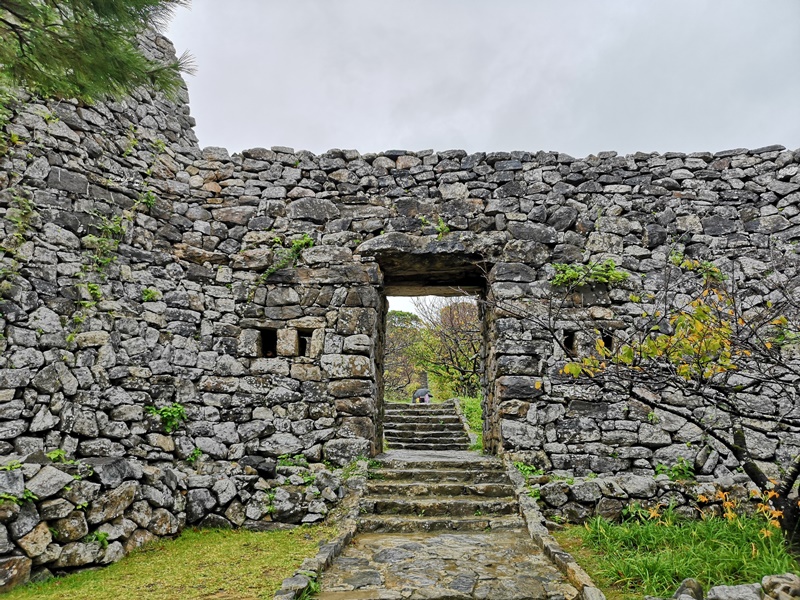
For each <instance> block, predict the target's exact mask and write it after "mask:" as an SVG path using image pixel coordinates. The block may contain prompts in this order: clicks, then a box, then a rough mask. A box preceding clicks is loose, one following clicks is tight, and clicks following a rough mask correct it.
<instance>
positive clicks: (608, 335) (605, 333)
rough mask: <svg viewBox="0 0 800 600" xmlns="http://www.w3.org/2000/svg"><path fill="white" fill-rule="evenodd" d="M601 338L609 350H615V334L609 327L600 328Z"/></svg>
mask: <svg viewBox="0 0 800 600" xmlns="http://www.w3.org/2000/svg"><path fill="white" fill-rule="evenodd" d="M600 339H601V340H603V346H605V347H606V348H607V349H608V350H612V351H613V350H614V334H613V333H612V332H611V331H609V330H608V329H601V330H600Z"/></svg>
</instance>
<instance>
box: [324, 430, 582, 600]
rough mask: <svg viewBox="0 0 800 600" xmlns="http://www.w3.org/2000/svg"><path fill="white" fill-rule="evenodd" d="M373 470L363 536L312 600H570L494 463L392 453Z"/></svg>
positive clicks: (462, 454)
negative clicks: (532, 535)
mask: <svg viewBox="0 0 800 600" xmlns="http://www.w3.org/2000/svg"><path fill="white" fill-rule="evenodd" d="M437 418H438V417H437ZM378 460H379V461H380V463H381V468H380V469H377V470H373V471H371V478H370V480H369V482H368V484H367V490H366V493H365V495H364V497H363V498H362V501H361V509H360V510H361V513H362V514H361V518H360V520H359V532H360V533H358V534H357V535H356V537H355V538H354V540H353V541H352V542H351V544H350V545H349V546H348V547H347V548H345V550H344V552H343V553H342V554H341V555H340V556H339V557H338V558H336V559H335V560H334V561H333V564H332V566H331V567H330V568H329V569H328V570H327V571H325V572H324V573H323V575H322V577H321V583H322V592H321V593H320V594H319V596H317V598H319V599H320V600H401V599H403V600H406V599H407V600H468V599H485V600H534V599H535V600H540V599H552V600H574V599H575V598H577V596H578V592H577V590H576V589H575V588H574V587H572V586H571V585H569V583H567V581H566V579H565V578H564V576H563V575H562V574H561V572H560V571H559V570H558V569H557V568H556V567H555V565H553V563H552V562H550V561H549V560H548V559H547V558H546V557H545V556H544V555H543V554H542V552H541V550H540V549H539V548H538V547H537V546H536V545H535V544H534V543H533V542H532V541H531V539H530V536H529V535H528V532H527V529H526V526H525V522H524V520H523V519H522V518H521V517H520V516H519V508H518V504H517V501H516V498H515V497H514V488H513V486H512V485H511V482H510V481H509V479H508V475H507V474H506V472H505V470H504V467H503V464H502V463H501V462H500V461H499V460H497V459H496V458H494V457H486V456H481V455H480V454H478V453H476V452H468V451H457V450H442V451H436V450H424V451H423V450H395V451H389V452H387V453H385V454H383V455H381V456H379V457H378Z"/></svg>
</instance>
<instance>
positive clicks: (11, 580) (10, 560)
mask: <svg viewBox="0 0 800 600" xmlns="http://www.w3.org/2000/svg"><path fill="white" fill-rule="evenodd" d="M31 564H32V563H31V559H30V558H26V557H24V556H11V557H5V558H0V593H3V592H8V591H11V590H12V589H13V588H15V587H16V586H18V585H21V584H23V583H27V582H28V579H29V578H30V576H31Z"/></svg>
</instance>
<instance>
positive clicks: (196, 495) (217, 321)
mask: <svg viewBox="0 0 800 600" xmlns="http://www.w3.org/2000/svg"><path fill="white" fill-rule="evenodd" d="M147 43H148V46H149V47H150V49H151V51H152V52H153V53H154V54H155V55H160V56H164V55H169V54H171V53H172V52H173V49H172V46H171V44H170V43H169V42H168V41H167V40H166V39H164V38H163V37H159V36H155V35H153V36H151V38H150V39H149V40H148V42H147ZM193 125H194V120H193V119H192V117H191V116H190V115H189V107H188V97H187V95H186V93H185V91H184V92H183V93H182V94H181V97H180V98H179V99H178V100H177V101H170V100H168V99H166V98H165V97H163V96H162V95H160V94H152V93H149V92H146V91H140V92H137V93H136V94H134V95H133V96H132V97H130V98H126V99H125V100H120V101H118V102H107V103H98V104H96V105H93V106H81V105H78V104H76V103H73V102H70V101H60V102H49V103H46V102H42V101H40V100H38V99H36V98H29V99H28V101H27V102H25V103H24V104H22V105H20V106H18V107H17V109H16V111H15V113H14V115H13V116H12V118H11V121H10V123H9V124H8V126H7V127H6V129H7V132H8V134H9V135H13V136H14V137H13V139H14V143H13V144H12V145H11V147H10V149H9V152H8V153H7V154H6V155H5V156H3V157H0V240H1V241H0V245H1V246H2V258H0V293H1V294H2V298H1V299H0V313H1V314H0V331H2V333H3V336H2V338H1V339H0V350H2V355H1V357H0V454H2V455H3V456H6V457H8V460H9V461H12V460H13V461H18V462H16V463H13V462H7V464H6V467H5V468H4V470H0V492H2V493H3V494H7V495H10V496H12V497H13V498H16V499H18V502H5V503H3V504H2V505H0V590H2V589H8V588H10V587H11V586H13V585H14V584H16V583H17V582H19V581H24V580H26V579H27V578H28V577H29V576H30V574H31V573H33V576H40V575H41V574H43V573H46V572H48V571H64V570H69V569H71V568H76V567H81V566H86V565H91V564H107V563H110V562H113V561H115V560H117V559H118V558H119V557H121V556H122V555H123V554H124V553H125V552H127V551H129V550H130V549H131V548H134V547H136V546H138V545H141V544H142V543H144V542H146V541H148V540H149V539H152V538H153V537H154V536H167V535H174V534H175V533H177V532H178V531H179V530H180V529H181V528H182V527H183V526H184V525H185V524H187V523H188V524H194V523H199V524H203V525H210V526H215V527H230V526H243V525H244V526H251V527H264V526H265V525H264V524H265V523H269V522H289V523H298V522H314V521H317V520H321V519H322V518H323V517H324V515H325V514H326V513H327V511H328V510H329V508H330V506H331V505H332V504H334V503H336V502H337V501H338V499H339V497H340V496H341V495H342V494H343V493H344V486H345V484H346V482H343V481H342V480H340V479H339V478H337V477H335V476H334V475H333V474H332V473H331V470H332V469H333V468H334V467H336V466H343V465H346V464H348V463H350V462H351V461H353V460H354V459H355V458H356V457H359V456H372V455H375V454H376V453H377V452H379V451H380V449H381V448H382V444H383V431H382V421H383V401H382V394H383V390H382V385H383V384H382V361H383V345H384V322H385V317H386V312H387V302H386V296H387V295H389V294H405V295H411V294H418V293H421V292H427V293H446V294H451V295H452V294H455V293H460V291H465V292H468V293H472V294H477V295H478V296H479V297H480V298H481V300H482V302H481V307H482V308H481V312H482V319H483V332H484V342H485V343H484V353H485V356H484V373H483V387H484V389H483V392H484V401H483V402H484V419H485V424H484V430H485V431H484V439H485V444H486V448H487V450H488V451H489V452H491V453H501V452H517V453H522V455H524V456H527V457H529V458H530V459H531V460H535V461H538V463H540V464H542V465H543V466H546V467H547V468H553V469H558V470H563V471H568V472H571V473H572V474H574V475H585V474H587V473H589V472H594V473H620V472H623V473H628V472H630V473H633V474H635V475H649V474H652V473H653V472H654V469H655V467H656V465H657V464H659V463H666V464H673V463H674V462H675V461H676V460H678V458H679V457H681V458H683V459H684V460H687V461H691V462H692V464H694V465H695V468H696V469H697V471H698V472H701V473H703V474H708V475H715V476H718V477H724V476H730V475H731V474H732V472H733V471H734V470H735V469H736V467H737V465H738V463H737V462H736V460H735V458H734V457H733V456H731V455H730V454H729V453H728V452H727V451H726V450H725V449H724V448H723V447H716V446H714V445H708V444H706V443H705V441H704V439H705V438H704V432H703V431H702V430H701V429H700V428H698V427H697V426H695V425H693V424H692V420H691V419H690V418H689V417H692V415H695V416H696V412H697V411H698V410H703V408H702V407H700V406H695V405H693V404H692V403H691V402H688V403H686V405H685V410H686V417H687V418H682V417H680V416H675V415H659V418H657V419H653V418H649V417H648V411H646V410H643V409H642V407H641V406H639V405H638V404H637V403H636V402H635V401H632V400H628V399H626V398H612V397H609V398H607V399H603V400H604V401H603V402H597V401H596V398H594V397H587V394H588V395H591V394H594V392H591V391H589V390H587V389H580V388H575V387H574V386H569V385H565V384H562V383H560V382H559V381H558V380H557V379H555V378H553V377H552V375H553V373H552V372H551V371H552V367H553V366H554V364H555V362H554V361H557V359H558V358H559V357H560V356H561V355H560V354H559V353H561V352H562V350H561V349H560V344H557V343H556V340H554V339H553V336H552V334H550V333H546V332H544V331H541V330H539V329H537V328H536V327H535V325H534V324H533V322H532V321H531V320H530V319H526V318H525V317H524V315H523V316H520V315H519V314H516V313H514V312H513V311H509V310H508V309H507V303H513V304H514V305H515V306H526V302H529V303H533V304H535V302H536V301H537V300H538V299H540V298H541V297H542V294H543V293H545V288H546V287H547V283H546V282H547V280H548V278H549V277H550V275H551V274H552V268H551V265H552V264H553V263H556V262H561V263H573V262H583V263H585V262H588V261H603V260H606V259H608V258H612V259H614V260H615V261H616V264H617V265H620V266H621V268H623V269H625V270H626V271H627V272H629V273H631V274H633V275H634V277H633V278H632V279H636V280H638V276H639V275H643V276H645V279H643V280H642V281H646V280H647V278H648V277H651V276H656V275H657V272H658V269H659V265H662V264H663V263H664V262H665V260H666V259H667V257H668V256H669V254H670V252H671V250H672V249H673V248H675V247H679V248H680V250H681V252H684V253H686V255H688V256H692V257H695V258H698V259H703V260H714V261H717V262H719V263H721V264H722V263H724V264H733V265H735V267H736V271H737V273H739V274H740V277H741V282H740V288H741V289H743V290H746V293H747V294H748V295H749V296H751V297H758V299H759V301H763V300H764V299H769V298H770V297H771V295H772V294H773V293H774V292H775V290H777V289H778V288H779V287H780V286H782V285H784V284H785V283H786V282H787V281H791V280H792V279H793V278H794V277H795V276H796V274H797V269H798V264H799V262H800V261H798V254H797V248H798V246H797V244H798V242H799V241H800V151H791V150H787V149H785V148H783V147H782V146H771V147H767V148H759V149H755V150H745V149H737V150H729V151H723V152H716V153H710V152H697V153H692V154H683V153H667V154H656V153H637V154H633V155H628V156H618V155H617V154H616V153H614V152H601V153H599V154H597V155H592V156H588V157H586V158H581V159H577V158H573V157H571V156H568V155H566V154H559V153H555V152H492V153H483V152H479V153H474V154H468V153H466V152H464V151H462V150H447V151H442V152H434V151H422V152H407V151H401V150H392V151H387V152H383V153H381V154H360V153H359V152H357V151H355V150H330V151H329V152H327V153H325V154H323V155H320V156H316V155H314V154H311V153H309V152H303V151H295V150H293V149H291V148H286V147H277V146H275V147H272V148H270V149H266V148H253V149H249V150H244V151H243V152H241V153H240V154H234V155H230V154H229V153H228V152H227V151H226V150H224V149H222V148H205V149H201V148H199V146H198V144H197V139H196V137H195V135H194V132H193V130H192V127H193ZM776 269H777V270H776ZM641 285H642V284H641V283H640V284H639V287H640V288H641ZM645 285H646V284H645ZM629 293H630V292H629V291H628V290H618V291H611V292H609V291H608V290H605V289H599V290H595V291H594V292H592V294H594V295H592V294H589V293H588V292H587V295H586V297H585V298H583V300H582V306H583V307H584V308H585V309H586V311H588V312H587V314H588V315H589V317H587V318H595V319H596V320H597V321H598V322H601V321H602V322H606V321H612V320H614V319H622V320H623V322H624V320H625V319H626V318H630V314H631V313H630V306H629V300H628V295H629ZM529 305H532V304H529ZM590 309H593V310H594V312H592V311H591V310H590ZM626 315H627V316H626ZM568 329H569V325H568V323H567V324H565V325H564V330H565V331H566V330H568ZM767 391H768V390H762V395H761V396H759V398H758V402H760V403H761V406H762V408H763V415H764V418H763V420H761V421H759V422H755V421H752V422H748V423H747V426H748V428H749V434H750V435H751V439H753V440H756V441H757V444H756V446H757V448H756V450H755V452H756V454H757V457H758V459H759V460H761V461H764V462H765V463H775V464H784V465H785V464H787V463H788V462H789V461H790V460H791V459H792V457H793V456H795V455H796V454H797V453H798V452H800V450H799V449H800V437H799V436H798V434H797V430H796V429H795V428H793V427H792V426H791V425H789V424H786V423H785V422H782V421H781V420H780V419H778V418H777V417H778V416H779V415H785V414H786V410H785V409H786V407H785V406H784V405H783V404H782V402H783V400H781V399H778V398H775V397H772V396H770V395H769V394H768V393H767ZM673 400H674V401H675V402H681V401H686V399H670V398H665V399H664V400H663V401H664V402H670V401H673ZM4 497H6V496H4ZM43 524H44V525H43Z"/></svg>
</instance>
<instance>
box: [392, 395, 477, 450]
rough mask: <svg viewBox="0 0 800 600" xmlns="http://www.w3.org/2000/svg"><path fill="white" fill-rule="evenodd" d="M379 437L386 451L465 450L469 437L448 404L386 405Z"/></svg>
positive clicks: (451, 406) (454, 411) (453, 407)
mask: <svg viewBox="0 0 800 600" xmlns="http://www.w3.org/2000/svg"><path fill="white" fill-rule="evenodd" d="M383 437H384V440H385V441H386V443H387V444H388V446H389V449H390V450H466V449H467V448H469V436H467V432H466V431H464V426H463V424H462V423H461V419H460V417H459V416H458V415H457V414H456V408H455V405H454V404H453V403H452V402H443V403H441V404H399V403H387V404H386V405H385V407H384V419H383Z"/></svg>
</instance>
